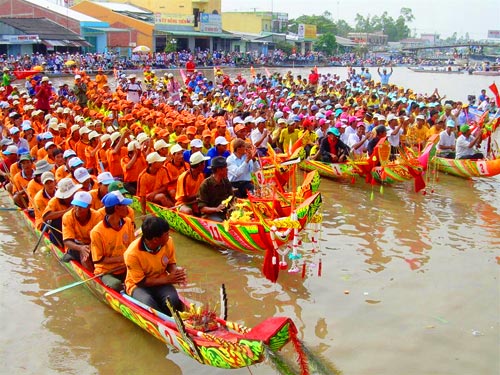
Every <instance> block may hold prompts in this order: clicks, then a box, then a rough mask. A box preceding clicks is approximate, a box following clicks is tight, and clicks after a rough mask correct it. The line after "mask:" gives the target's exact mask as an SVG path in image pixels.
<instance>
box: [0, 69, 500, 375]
mask: <svg viewBox="0 0 500 375" xmlns="http://www.w3.org/2000/svg"><path fill="white" fill-rule="evenodd" d="M371 70H372V74H373V73H375V69H373V68H372V69H371ZM320 71H322V72H327V71H328V72H332V73H339V74H340V75H341V77H345V75H346V69H345V68H335V69H322V70H320ZM300 72H301V73H302V74H304V73H307V70H302V71H300ZM392 82H394V83H397V84H398V85H403V86H405V87H411V88H413V89H414V91H416V92H423V93H425V92H427V93H431V92H432V91H433V90H434V88H436V87H438V88H439V91H440V93H441V95H445V94H446V95H447V96H448V97H449V98H451V99H460V100H465V99H466V98H467V95H468V94H474V95H476V96H477V95H478V94H479V91H480V89H481V88H487V86H488V85H489V84H491V83H492V79H491V77H477V76H468V75H463V76H462V75H461V76H457V75H453V76H450V75H445V74H442V75H441V74H430V73H428V74H426V73H414V72H411V71H409V70H407V69H405V68H396V69H395V71H394V75H393V77H392ZM431 177H432V178H431V179H430V180H432V181H436V182H433V183H431V184H430V185H428V186H427V188H426V195H423V194H422V193H420V194H416V193H414V192H413V189H412V185H411V184H404V185H399V186H394V187H384V189H383V191H381V189H380V187H378V186H376V187H372V186H371V185H367V184H365V183H364V181H357V182H356V183H354V184H352V183H350V182H344V183H338V182H333V181H328V180H326V179H324V180H322V182H321V187H320V190H321V192H322V193H323V201H324V204H323V208H322V213H323V216H324V222H323V226H322V231H321V235H320V237H321V240H320V251H319V252H317V253H314V254H313V253H311V252H310V251H308V250H310V245H308V244H307V243H306V241H304V245H303V246H304V249H305V250H306V251H305V252H304V253H303V254H304V259H305V260H306V262H307V269H306V276H305V278H304V279H302V277H301V273H298V274H289V273H287V272H282V273H281V274H280V278H279V280H278V283H276V284H272V283H270V282H269V281H267V280H266V279H265V278H264V277H263V276H262V274H261V271H260V267H261V263H262V260H263V257H262V256H253V257H251V256H245V255H241V254H237V253H233V252H228V251H223V250H217V249H213V248H210V247H208V246H205V245H202V244H199V243H197V242H194V241H192V240H190V239H187V238H184V237H183V236H180V235H178V234H176V233H173V234H172V236H173V238H174V241H175V244H176V249H177V254H178V262H179V264H181V265H182V266H184V267H185V268H186V269H187V271H188V275H189V282H188V284H187V286H186V287H185V288H180V289H181V290H183V292H184V293H185V295H186V296H187V297H188V298H191V299H194V300H196V301H200V302H211V303H212V304H213V303H215V302H216V301H218V293H219V292H218V290H219V286H220V284H222V283H225V284H226V289H227V294H228V299H229V306H228V307H229V314H228V318H229V320H234V321H238V322H242V323H245V324H246V325H247V326H253V325H256V324H258V323H259V322H260V321H262V320H263V319H265V318H266V317H270V316H289V317H290V318H292V319H293V321H294V322H295V324H296V325H297V327H298V330H299V337H300V339H301V340H302V341H303V342H304V343H305V344H306V345H307V347H308V348H309V350H310V351H311V352H313V353H314V354H315V355H316V356H318V357H323V358H324V359H325V361H328V363H329V367H330V368H331V369H332V372H334V373H335V372H338V373H343V374H346V375H368V374H370V375H373V374H376V375H401V374H405V375H423V374H465V375H469V374H470V375H478V374H481V375H498V374H499V373H500V356H499V354H500V322H499V317H500V284H499V276H500V272H499V271H500V265H499V260H498V259H499V256H500V251H499V249H500V200H499V193H498V191H499V188H500V178H499V177H495V178H491V179H483V180H479V179H477V180H473V181H469V180H463V179H459V178H455V177H452V176H446V175H442V174H439V175H433V176H431ZM372 197H373V199H372ZM0 205H2V206H7V207H11V203H10V201H9V200H8V198H7V197H6V196H5V194H3V193H2V194H0ZM35 242H36V238H35V237H34V235H33V234H31V233H30V232H29V230H28V229H27V227H26V226H25V225H24V224H23V223H22V222H21V220H20V218H19V214H18V213H16V212H10V211H0V285H1V289H0V331H1V333H2V334H1V337H0V363H1V364H2V370H0V373H5V374H7V373H8V374H79V375H82V374H85V375H86V374H148V375H150V374H169V375H177V374H214V375H216V374H228V373H229V372H228V371H226V370H219V369H214V368H210V367H206V366H201V365H199V364H198V363H197V362H195V361H194V360H193V359H191V358H189V357H186V356H185V355H183V354H181V353H174V352H172V351H170V350H168V349H166V348H165V347H164V346H163V345H162V343H160V342H159V341H157V340H156V339H155V338H153V337H152V336H150V335H149V334H148V333H146V332H144V331H142V330H141V329H140V328H138V327H137V326H135V325H134V324H132V323H131V322H129V321H128V320H126V319H124V318H122V317H120V316H119V315H118V314H116V313H115V312H113V311H112V310H110V309H109V308H108V307H106V306H105V305H104V304H102V303H100V302H98V301H97V300H96V299H95V298H94V297H93V296H92V295H91V294H90V293H89V292H88V291H87V290H86V289H85V288H84V287H76V288H73V289H70V290H67V291H65V292H62V293H59V294H56V295H54V296H52V297H43V294H44V293H45V292H46V291H48V290H51V289H54V288H57V287H59V286H62V285H65V284H69V283H71V282H72V281H74V280H73V279H72V278H71V276H70V275H69V274H67V273H66V271H64V269H63V268H62V267H61V266H60V265H59V264H58V261H57V260H55V259H54V258H53V257H52V255H50V254H44V253H43V252H42V251H41V250H39V251H38V252H37V253H36V254H34V255H33V254H32V249H33V246H34V245H35ZM320 259H321V263H322V273H321V276H318V265H319V262H320ZM283 355H284V356H285V357H286V358H287V359H289V360H290V361H294V360H295V353H294V352H293V349H292V348H291V345H288V346H287V348H285V350H284V351H283ZM230 373H231V374H250V373H252V374H263V375H267V374H276V373H277V372H276V370H275V369H274V368H273V367H272V366H271V365H270V364H269V363H263V364H261V365H258V366H256V367H253V368H251V369H241V370H232V371H231V372H230Z"/></svg>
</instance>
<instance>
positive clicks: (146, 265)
mask: <svg viewBox="0 0 500 375" xmlns="http://www.w3.org/2000/svg"><path fill="white" fill-rule="evenodd" d="M141 229H142V236H141V237H140V238H138V239H136V240H135V241H134V242H132V243H131V244H130V246H129V247H128V249H127V251H125V254H124V256H123V257H124V260H125V264H126V266H127V277H126V279H125V291H126V292H127V294H129V295H131V296H132V297H133V298H135V299H137V300H138V301H140V302H142V303H145V304H146V305H148V306H151V307H152V308H153V309H155V310H158V311H161V312H163V313H165V314H167V315H172V314H171V313H170V310H169V309H168V308H167V306H166V300H167V298H168V299H169V300H170V301H171V303H172V305H173V307H174V308H175V309H176V310H177V311H183V310H184V304H183V303H182V301H181V300H180V298H179V295H178V294H177V290H176V289H175V286H174V284H175V283H180V284H182V283H185V282H186V271H185V270H184V269H181V268H179V267H177V264H176V263H177V261H176V259H175V249H174V243H173V240H172V238H170V237H169V233H168V232H169V230H170V227H169V225H168V223H167V221H166V220H165V219H162V218H160V217H156V216H152V215H148V216H146V217H145V218H144V221H143V222H142V226H141Z"/></svg>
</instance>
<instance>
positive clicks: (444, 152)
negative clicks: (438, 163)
mask: <svg viewBox="0 0 500 375" xmlns="http://www.w3.org/2000/svg"><path fill="white" fill-rule="evenodd" d="M456 141H457V140H456V137H455V121H453V120H452V119H451V118H450V119H448V120H446V128H445V129H444V130H442V131H441V133H439V142H438V144H437V156H439V157H442V158H447V159H455V146H456Z"/></svg>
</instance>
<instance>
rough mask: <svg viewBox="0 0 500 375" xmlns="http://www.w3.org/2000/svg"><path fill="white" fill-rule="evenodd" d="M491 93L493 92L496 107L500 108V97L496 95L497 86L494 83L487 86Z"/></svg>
mask: <svg viewBox="0 0 500 375" xmlns="http://www.w3.org/2000/svg"><path fill="white" fill-rule="evenodd" d="M489 88H490V90H491V92H493V95H495V100H496V102H497V107H500V95H499V93H498V87H497V84H496V83H495V82H493V83H492V84H491V85H490V86H489Z"/></svg>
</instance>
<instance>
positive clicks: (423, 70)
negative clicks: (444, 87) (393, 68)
mask: <svg viewBox="0 0 500 375" xmlns="http://www.w3.org/2000/svg"><path fill="white" fill-rule="evenodd" d="M408 69H410V70H411V71H412V72H415V73H439V74H463V73H464V70H453V69H451V67H448V68H445V67H427V68H424V67H421V66H417V67H411V66H409V67H408Z"/></svg>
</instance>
